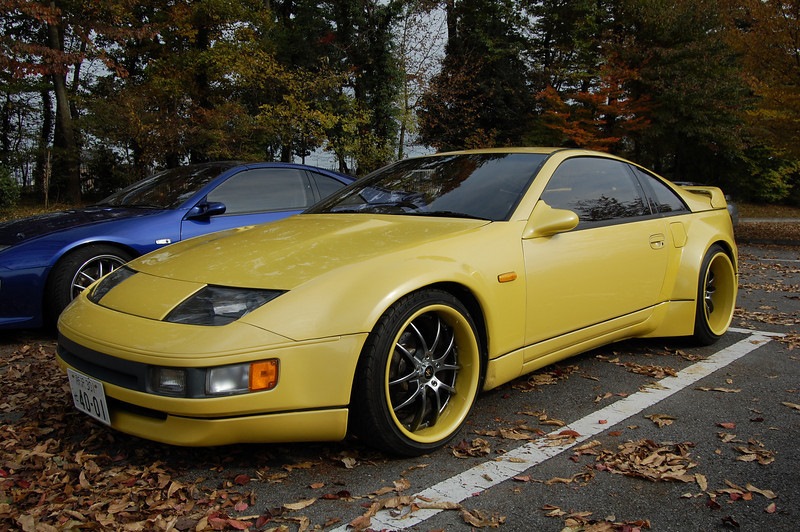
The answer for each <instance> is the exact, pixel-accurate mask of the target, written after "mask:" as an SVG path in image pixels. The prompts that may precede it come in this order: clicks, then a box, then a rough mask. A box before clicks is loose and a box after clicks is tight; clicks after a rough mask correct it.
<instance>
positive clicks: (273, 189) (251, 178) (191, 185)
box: [0, 162, 354, 330]
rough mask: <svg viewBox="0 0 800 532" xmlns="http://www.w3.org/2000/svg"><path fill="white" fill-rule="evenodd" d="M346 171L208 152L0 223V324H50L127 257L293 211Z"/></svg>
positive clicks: (342, 181) (332, 186) (338, 182)
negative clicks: (57, 208) (82, 203)
mask: <svg viewBox="0 0 800 532" xmlns="http://www.w3.org/2000/svg"><path fill="white" fill-rule="evenodd" d="M353 180H354V178H352V177H350V176H346V175H343V174H339V173H336V172H331V171H328V170H323V169H320V168H315V167H310V166H305V165H300V164H284V163H241V162H215V163H207V164H200V165H193V166H185V167H179V168H174V169H170V170H165V171H163V172H161V173H158V174H156V175H153V176H152V177H149V178H147V179H144V180H142V181H139V182H137V183H135V184H133V185H131V186H129V187H127V188H125V189H123V190H121V191H119V192H117V193H115V194H113V195H111V196H109V197H108V198H106V199H104V200H103V201H101V202H100V203H98V204H97V205H92V206H90V207H86V208H83V209H76V210H70V211H63V212H56V213H50V214H42V215H39V216H33V217H30V218H25V219H20V220H12V221H9V222H3V223H0V330H2V329H19V328H33V327H40V326H42V325H50V324H54V323H55V320H56V318H57V317H58V315H59V314H60V313H61V311H62V310H63V309H64V308H65V307H66V306H67V304H68V303H69V302H70V301H72V299H73V298H74V297H75V296H76V295H77V294H78V293H80V292H81V291H82V290H83V289H84V288H86V287H87V286H89V285H90V284H91V283H92V282H94V281H95V280H96V279H98V278H100V277H101V276H102V275H105V274H106V273H108V272H109V271H111V270H114V269H116V268H117V267H119V266H121V265H122V264H124V263H126V262H128V261H129V260H131V259H132V258H134V257H137V256H139V255H142V254H144V253H148V252H150V251H153V250H155V249H158V248H160V247H162V246H166V245H167V244H171V243H173V242H177V241H179V240H184V239H186V238H191V237H193V236H198V235H203V234H206V233H211V232H213V231H220V230H222V229H229V228H232V227H241V226H246V225H253V224H258V223H264V222H271V221H274V220H278V219H280V218H284V217H286V216H289V215H292V214H296V213H298V212H301V211H302V210H304V209H305V208H306V207H308V206H310V205H312V204H314V203H316V202H317V201H318V200H320V199H322V198H324V197H325V196H327V195H328V194H330V193H332V192H333V191H334V190H337V189H339V188H341V187H343V186H345V185H347V184H349V183H351V182H352V181H353Z"/></svg>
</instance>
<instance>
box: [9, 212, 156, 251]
mask: <svg viewBox="0 0 800 532" xmlns="http://www.w3.org/2000/svg"><path fill="white" fill-rule="evenodd" d="M157 212H161V211H160V210H156V209H135V208H123V207H87V208H85V209H74V210H68V211H59V212H51V213H45V214H39V215H36V216H30V217H28V218H21V219H19V220H11V221H8V222H2V223H0V245H5V246H13V245H16V244H21V243H22V242H25V241H28V240H31V239H34V238H38V237H40V236H44V235H48V234H51V233H57V232H59V231H65V230H67V229H73V228H75V227H81V226H85V225H90V224H97V223H102V222H106V221H110V220H118V219H121V218H134V217H137V216H147V215H150V214H154V213H157Z"/></svg>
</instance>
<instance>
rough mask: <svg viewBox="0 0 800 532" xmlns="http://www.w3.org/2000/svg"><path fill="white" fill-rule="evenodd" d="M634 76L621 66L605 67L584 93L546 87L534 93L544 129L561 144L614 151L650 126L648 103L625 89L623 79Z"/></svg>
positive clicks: (648, 101)
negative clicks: (539, 107) (558, 139)
mask: <svg viewBox="0 0 800 532" xmlns="http://www.w3.org/2000/svg"><path fill="white" fill-rule="evenodd" d="M635 74H636V73H635V72H634V71H632V70H631V69H627V68H623V67H616V68H614V69H612V68H607V69H605V71H604V72H603V73H602V74H601V77H600V79H599V80H597V82H596V83H595V84H594V85H593V86H592V87H590V88H588V89H585V90H573V91H561V92H559V91H557V90H556V89H555V88H554V87H552V86H548V87H547V88H545V89H544V90H543V91H541V92H540V93H539V94H538V101H539V104H540V105H541V106H542V109H543V112H542V120H543V121H544V124H545V126H546V127H547V128H548V129H550V130H552V131H554V132H556V133H558V134H560V135H561V136H562V141H563V142H565V143H570V144H573V145H575V146H577V147H580V148H586V149H591V150H598V151H603V152H611V151H614V149H615V148H617V147H618V146H619V145H620V143H622V142H624V141H625V140H626V139H629V138H630V135H631V134H633V133H635V132H638V131H641V130H643V129H645V128H646V127H647V126H648V125H649V124H650V120H649V118H648V113H649V111H650V109H651V103H650V100H649V99H648V98H647V97H641V98H637V97H634V96H632V95H631V94H630V92H629V91H628V90H627V88H626V86H625V80H630V79H635V77H636V76H635Z"/></svg>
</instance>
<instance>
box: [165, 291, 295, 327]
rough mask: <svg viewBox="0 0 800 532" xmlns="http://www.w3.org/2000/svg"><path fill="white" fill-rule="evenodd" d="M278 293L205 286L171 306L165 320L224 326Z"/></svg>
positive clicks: (273, 297) (278, 292)
mask: <svg viewBox="0 0 800 532" xmlns="http://www.w3.org/2000/svg"><path fill="white" fill-rule="evenodd" d="M282 293H283V291H281V290H254V289H250V288H228V287H224V286H212V285H209V286H206V287H205V288H203V289H202V290H200V291H199V292H197V293H196V294H194V295H192V296H191V297H190V298H189V299H187V300H186V301H184V302H183V303H181V304H180V305H178V306H177V307H175V308H174V309H173V310H172V312H170V313H169V314H168V315H167V317H166V318H165V320H166V321H169V322H172V323H188V324H192V325H227V324H228V323H231V322H232V321H236V320H238V319H239V318H241V317H242V316H244V315H245V314H247V313H248V312H252V311H254V310H255V309H257V308H258V307H260V306H261V305H263V304H265V303H267V302H269V301H272V300H273V299H275V298H276V297H278V296H279V295H281V294H282Z"/></svg>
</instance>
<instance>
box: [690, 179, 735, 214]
mask: <svg viewBox="0 0 800 532" xmlns="http://www.w3.org/2000/svg"><path fill="white" fill-rule="evenodd" d="M681 188H682V189H684V190H686V191H689V192H691V193H692V194H697V195H698V196H704V197H705V198H706V199H707V200H708V202H709V203H710V204H711V207H712V208H714V209H724V208H725V207H726V206H727V205H728V202H727V201H726V200H725V194H724V193H723V192H722V189H720V188H719V187H707V186H701V185H687V186H682V187H681Z"/></svg>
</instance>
